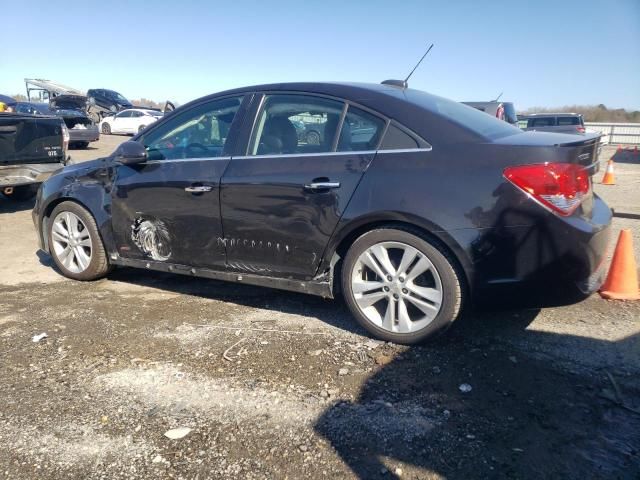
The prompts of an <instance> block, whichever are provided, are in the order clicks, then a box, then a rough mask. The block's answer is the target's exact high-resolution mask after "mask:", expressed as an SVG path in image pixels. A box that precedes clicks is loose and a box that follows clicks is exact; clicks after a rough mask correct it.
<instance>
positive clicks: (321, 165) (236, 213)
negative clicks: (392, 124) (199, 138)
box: [221, 152, 374, 279]
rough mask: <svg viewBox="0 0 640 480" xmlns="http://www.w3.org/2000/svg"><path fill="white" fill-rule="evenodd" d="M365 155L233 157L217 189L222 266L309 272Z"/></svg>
mask: <svg viewBox="0 0 640 480" xmlns="http://www.w3.org/2000/svg"><path fill="white" fill-rule="evenodd" d="M373 156H374V152H363V153H356V152H354V153H346V152H345V153H328V154H326V155H322V156H317V155H300V156H294V155H285V156H281V157H261V156H256V157H242V158H235V157H234V159H233V160H232V161H231V163H230V164H229V167H228V169H227V171H226V172H225V175H224V177H223V180H222V190H221V202H222V215H223V223H224V232H225V240H226V245H227V258H228V263H229V267H230V268H231V269H233V270H236V271H239V272H250V273H258V274H262V275H273V276H282V275H285V276H292V277H294V278H302V279H304V278H309V277H312V276H314V275H315V273H316V270H317V268H318V265H319V263H320V260H321V258H322V255H323V253H324V249H325V247H326V245H327V243H328V241H329V238H330V237H331V234H332V233H333V231H334V229H335V227H336V225H337V223H338V220H339V219H340V217H341V216H342V213H343V212H344V210H345V208H346V206H347V204H348V202H349V200H350V199H351V196H352V194H353V192H354V191H355V189H356V186H357V185H358V182H359V181H360V178H361V177H362V174H363V172H364V170H365V168H366V167H367V165H369V163H370V162H371V160H372V159H373ZM314 183H315V184H316V185H318V188H313V184H314ZM322 183H325V184H329V186H328V187H326V188H323V187H322V185H321V184H322ZM331 185H333V186H331Z"/></svg>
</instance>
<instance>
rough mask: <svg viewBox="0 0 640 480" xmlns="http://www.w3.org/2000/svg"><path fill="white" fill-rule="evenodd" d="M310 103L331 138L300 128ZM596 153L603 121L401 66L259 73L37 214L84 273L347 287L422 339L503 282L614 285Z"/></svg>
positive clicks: (61, 261)
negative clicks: (443, 91) (496, 105)
mask: <svg viewBox="0 0 640 480" xmlns="http://www.w3.org/2000/svg"><path fill="white" fill-rule="evenodd" d="M396 83H398V82H396ZM309 117H313V118H314V119H316V121H317V122H318V123H321V124H322V128H323V140H322V141H321V142H319V143H318V144H310V143H308V142H306V141H303V140H301V139H300V136H299V135H298V132H297V130H296V127H295V124H294V122H296V121H300V120H301V119H305V118H309ZM597 160H598V159H597V137H589V136H585V137H577V136H575V135H562V134H553V133H539V132H523V131H522V130H520V129H518V128H516V127H514V126H512V125H509V124H508V123H506V122H503V121H500V120H498V119H496V118H493V117H491V116H490V115H486V114H485V113H482V112H479V111H478V110H475V109H474V108H471V107H468V106H465V105H462V104H460V103H457V102H453V101H450V100H447V99H445V98H441V97H437V96H435V95H430V94H428V93H425V92H422V91H419V90H413V89H409V88H404V86H392V85H373V84H338V83H291V84H275V85H261V86H253V87H245V88H239V89H236V90H230V91H226V92H221V93H217V94H214V95H210V96H208V97H204V98H201V99H198V100H195V101H193V102H191V103H189V104H187V105H184V106H182V107H180V108H178V109H177V110H175V111H173V112H172V113H170V114H168V115H166V116H165V117H164V118H162V119H161V120H159V121H158V122H156V123H154V124H152V125H151V126H149V127H148V128H147V129H145V130H143V131H142V132H141V133H139V134H138V135H136V136H135V137H134V138H133V140H132V141H129V142H125V143H123V144H122V145H121V146H120V147H119V149H118V150H117V151H116V152H114V153H113V154H112V155H111V156H109V157H106V158H102V159H99V160H95V161H93V162H87V163H82V164H78V165H73V166H69V167H66V168H64V169H63V170H61V171H60V172H59V173H58V174H56V175H54V176H53V177H51V178H50V179H49V180H47V181H46V182H45V183H44V184H43V186H42V188H41V189H40V191H39V193H38V196H37V201H36V205H35V208H34V211H33V219H34V222H35V225H36V228H37V229H38V232H39V237H40V242H41V246H42V249H43V250H44V251H45V252H47V253H49V254H50V255H51V256H52V257H53V260H54V262H55V264H56V266H57V267H58V268H59V269H60V271H61V272H62V273H63V274H64V275H66V276H68V277H70V278H73V279H76V280H94V279H97V278H101V277H103V276H105V275H107V274H108V273H109V271H110V270H111V269H112V268H113V267H116V266H120V265H124V266H130V267H139V268H144V269H150V270H158V271H165V272H174V273H180V274H184V275H191V276H196V277H205V278H214V279H222V280H227V281H232V282H239V283H248V284H253V285H261V286H265V287H271V288H281V289H286V290H292V291H297V292H304V293H308V294H314V295H321V296H324V297H334V296H336V295H337V294H338V292H342V296H343V297H344V299H345V301H346V303H347V305H348V306H349V308H350V310H351V312H352V313H353V316H354V318H355V319H356V320H357V321H358V322H359V323H360V324H361V325H362V326H363V327H364V328H366V329H368V330H369V331H370V332H371V333H372V334H373V335H375V336H377V337H379V338H382V339H385V340H390V341H395V342H401V343H414V342H418V341H421V340H424V339H425V338H427V337H429V336H430V335H432V334H434V333H435V332H437V331H440V330H442V329H444V328H446V327H448V326H449V325H450V324H451V323H452V322H453V321H454V320H455V319H456V318H458V316H459V314H460V312H461V310H462V309H463V308H464V306H465V305H469V304H470V303H471V300H472V298H473V296H482V295H483V294H484V293H486V292H487V291H496V290H497V291H503V292H504V291H505V289H507V291H513V290H514V289H516V290H517V289H522V290H524V291H526V292H535V291H560V292H563V293H564V294H565V295H566V297H567V299H573V298H575V295H574V293H573V292H574V291H575V292H578V291H580V292H582V293H583V294H588V293H590V292H593V291H594V290H595V289H597V288H598V286H599V285H600V283H601V281H602V276H603V273H604V270H603V267H602V266H603V263H604V259H605V254H606V247H607V245H608V243H609V226H610V222H611V211H610V210H609V208H608V207H607V205H606V204H605V203H604V202H603V201H602V200H601V199H600V198H599V197H598V196H597V195H596V194H595V193H594V192H593V189H592V182H591V176H592V175H594V174H595V172H596V171H597V165H598V162H597Z"/></svg>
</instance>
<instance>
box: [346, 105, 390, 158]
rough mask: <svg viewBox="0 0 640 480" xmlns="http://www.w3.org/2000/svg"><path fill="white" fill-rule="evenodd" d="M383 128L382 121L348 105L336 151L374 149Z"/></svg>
mask: <svg viewBox="0 0 640 480" xmlns="http://www.w3.org/2000/svg"><path fill="white" fill-rule="evenodd" d="M383 129H384V121H383V120H382V119H380V118H378V117H376V116H375V115H372V114H370V113H368V112H365V111H364V110H361V109H359V108H356V107H353V106H350V107H349V110H348V111H347V116H346V117H345V119H344V122H343V123H342V130H340V138H339V139H338V150H337V151H338V152H349V151H364V150H375V149H376V146H377V145H378V140H380V135H382V130H383Z"/></svg>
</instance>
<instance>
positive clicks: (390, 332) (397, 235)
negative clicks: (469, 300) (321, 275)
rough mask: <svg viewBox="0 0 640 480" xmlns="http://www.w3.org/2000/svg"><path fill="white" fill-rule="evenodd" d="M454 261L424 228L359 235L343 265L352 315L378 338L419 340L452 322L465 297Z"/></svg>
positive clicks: (345, 294) (375, 231)
mask: <svg viewBox="0 0 640 480" xmlns="http://www.w3.org/2000/svg"><path fill="white" fill-rule="evenodd" d="M458 270H459V269H458V268H457V267H456V263H455V261H454V260H453V259H452V258H450V256H449V254H448V253H447V252H446V251H445V250H444V249H442V248H440V247H439V246H437V244H436V243H432V242H430V241H428V240H427V239H426V238H425V237H423V236H422V235H421V234H420V232H417V231H413V230H410V229H407V230H405V229H401V228H380V229H376V230H372V231H369V232H367V233H365V234H363V235H362V236H361V237H359V238H358V239H357V240H356V241H355V242H354V243H353V245H352V246H351V248H350V249H349V251H348V252H347V255H346V256H345V259H344V265H343V268H342V290H343V293H344V297H345V301H346V303H347V305H348V306H349V309H350V310H351V312H352V314H353V315H354V317H355V318H356V320H357V321H358V323H360V325H362V326H363V327H364V328H365V329H367V330H368V331H369V332H371V333H372V334H373V335H374V336H376V337H378V338H380V339H382V340H386V341H392V342H396V343H402V344H413V343H418V342H421V341H423V340H425V339H427V338H428V337H430V336H431V335H433V334H435V333H436V332H438V331H441V330H443V329H445V328H446V327H448V326H450V325H451V323H452V322H453V321H454V320H455V319H456V318H457V317H458V315H459V313H460V310H461V307H462V301H463V298H462V297H463V289H462V278H461V276H460V274H459V273H458Z"/></svg>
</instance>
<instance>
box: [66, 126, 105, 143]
mask: <svg viewBox="0 0 640 480" xmlns="http://www.w3.org/2000/svg"><path fill="white" fill-rule="evenodd" d="M99 139H100V130H98V126H97V125H91V126H89V127H87V128H70V129H69V143H76V142H95V141H98V140H99Z"/></svg>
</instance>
